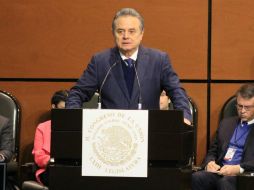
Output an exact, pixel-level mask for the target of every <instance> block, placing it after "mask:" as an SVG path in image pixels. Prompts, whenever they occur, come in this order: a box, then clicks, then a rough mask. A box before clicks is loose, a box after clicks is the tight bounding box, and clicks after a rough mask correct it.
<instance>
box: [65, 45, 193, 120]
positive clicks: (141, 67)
mask: <svg viewBox="0 0 254 190" xmlns="http://www.w3.org/2000/svg"><path fill="white" fill-rule="evenodd" d="M135 66H136V70H137V75H138V78H139V81H140V88H139V86H138V82H137V77H135V79H134V85H133V92H132V96H131V97H130V96H129V94H128V89H127V86H126V82H125V79H124V74H123V69H122V60H121V57H120V54H119V50H118V49H117V48H112V49H108V50H106V51H103V52H100V53H98V54H96V55H94V56H93V57H92V59H91V61H90V63H89V64H88V67H87V69H86V70H85V71H84V73H83V75H82V76H81V77H80V79H79V80H78V82H77V83H76V85H75V86H74V87H73V88H72V89H71V91H70V94H69V98H68V100H67V102H66V108H81V107H82V103H83V102H87V101H89V100H90V98H91V97H92V96H93V94H94V93H95V91H96V90H98V91H99V90H100V89H101V98H102V108H109V109H137V107H138V102H139V97H140V95H141V97H142V109H159V98H160V93H161V91H162V90H166V91H167V92H168V94H169V96H170V99H171V101H172V102H173V105H174V107H175V108H176V109H179V110H184V116H185V118H187V119H189V120H191V113H190V109H189V105H188V99H187V95H186V93H185V91H184V90H183V89H182V88H181V86H180V82H179V78H178V76H177V74H176V73H175V72H174V70H173V68H172V65H171V64H170V60H169V58H168V55H167V54H166V53H164V52H162V51H159V50H155V49H150V48H145V47H143V46H140V47H139V51H138V57H137V61H136V63H135ZM110 69H111V70H110ZM109 70H110V72H109V74H108V76H107V77H106V75H107V72H108V71H109ZM105 78H106V80H105V83H104V85H103V86H102V83H103V80H104V79H105Z"/></svg>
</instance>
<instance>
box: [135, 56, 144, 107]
mask: <svg viewBox="0 0 254 190" xmlns="http://www.w3.org/2000/svg"><path fill="white" fill-rule="evenodd" d="M133 67H134V71H135V75H136V78H137V83H138V90H139V97H138V110H141V109H142V96H141V87H140V82H139V77H138V72H137V69H136V61H135V62H134V64H133Z"/></svg>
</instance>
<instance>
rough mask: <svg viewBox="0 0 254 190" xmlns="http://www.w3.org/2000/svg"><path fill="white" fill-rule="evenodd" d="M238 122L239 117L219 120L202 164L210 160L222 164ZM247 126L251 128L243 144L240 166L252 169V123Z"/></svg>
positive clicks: (253, 142) (253, 169) (253, 130)
mask: <svg viewBox="0 0 254 190" xmlns="http://www.w3.org/2000/svg"><path fill="white" fill-rule="evenodd" d="M239 122H240V119H239V117H229V118H226V119H224V120H222V121H221V123H220V126H219V128H218V130H217V132H216V137H215V139H214V142H213V143H212V145H211V148H210V149H209V151H208V154H207V156H206V160H205V162H204V165H203V166H206V165H207V164H208V162H210V161H216V163H217V164H218V165H220V166H222V161H223V158H224V156H225V154H226V151H227V148H228V144H229V142H230V139H231V137H232V135H233V133H234V130H235V128H236V127H237V124H238V123H239ZM249 127H251V129H250V132H249V134H248V137H247V139H246V142H245V145H244V150H243V156H242V161H241V164H240V166H241V167H242V168H243V169H244V170H245V171H254V124H252V125H250V126H249Z"/></svg>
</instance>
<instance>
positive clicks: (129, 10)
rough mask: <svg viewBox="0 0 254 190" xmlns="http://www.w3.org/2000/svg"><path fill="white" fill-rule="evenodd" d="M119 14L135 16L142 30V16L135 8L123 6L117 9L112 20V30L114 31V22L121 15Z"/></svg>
mask: <svg viewBox="0 0 254 190" xmlns="http://www.w3.org/2000/svg"><path fill="white" fill-rule="evenodd" d="M121 16H133V17H136V18H137V19H138V20H139V21H140V30H141V31H143V30H144V18H143V17H142V16H141V15H140V14H139V13H138V11H136V10H135V9H132V8H123V9H121V10H120V11H118V12H117V13H116V15H115V17H114V19H113V21H112V30H113V31H114V30H115V28H116V25H115V22H116V20H117V19H118V18H119V17H121Z"/></svg>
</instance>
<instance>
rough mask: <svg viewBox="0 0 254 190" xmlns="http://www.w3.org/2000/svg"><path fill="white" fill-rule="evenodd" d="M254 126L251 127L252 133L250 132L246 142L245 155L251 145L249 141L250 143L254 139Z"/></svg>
mask: <svg viewBox="0 0 254 190" xmlns="http://www.w3.org/2000/svg"><path fill="white" fill-rule="evenodd" d="M253 125H254V124H252V125H250V126H249V127H251V128H250V132H249V134H248V136H247V139H246V142H245V144H244V148H243V154H244V153H245V151H246V148H247V145H249V144H250V142H249V141H250V140H251V139H253V137H254V126H253Z"/></svg>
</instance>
